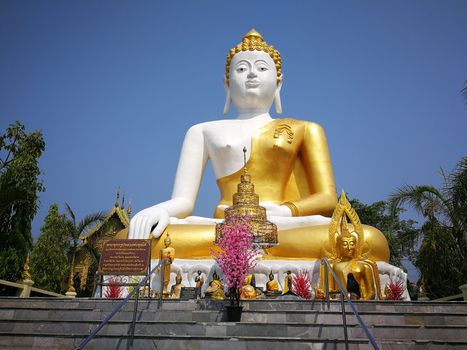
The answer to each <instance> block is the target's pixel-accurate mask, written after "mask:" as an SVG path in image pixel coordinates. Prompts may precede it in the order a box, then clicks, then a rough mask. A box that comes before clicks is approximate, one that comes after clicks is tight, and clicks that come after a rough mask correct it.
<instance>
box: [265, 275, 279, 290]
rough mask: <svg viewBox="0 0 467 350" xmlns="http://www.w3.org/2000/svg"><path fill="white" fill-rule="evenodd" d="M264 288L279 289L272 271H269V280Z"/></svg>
mask: <svg viewBox="0 0 467 350" xmlns="http://www.w3.org/2000/svg"><path fill="white" fill-rule="evenodd" d="M266 290H267V291H268V292H277V291H279V282H277V281H276V280H275V279H274V274H273V273H272V271H271V272H270V273H269V281H268V282H267V283H266Z"/></svg>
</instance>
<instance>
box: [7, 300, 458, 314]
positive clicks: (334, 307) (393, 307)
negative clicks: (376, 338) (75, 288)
mask: <svg viewBox="0 0 467 350" xmlns="http://www.w3.org/2000/svg"><path fill="white" fill-rule="evenodd" d="M120 301H121V300H120V299H117V300H113V299H112V300H111V299H90V298H82V299H59V298H54V299H52V298H29V299H18V298H0V309H1V308H12V307H13V308H29V307H30V308H35V309H39V308H53V309H77V308H79V309H93V310H102V311H111V310H112V309H113V308H114V307H115V306H116V305H117V304H118V303H119V302H120ZM133 302H134V301H133V300H130V301H129V302H128V304H127V305H126V306H125V307H124V310H128V311H130V310H132V308H133ZM225 304H228V301H214V300H204V299H203V300H187V301H179V300H164V301H163V302H162V309H167V310H206V309H217V310H218V309H221V308H222V306H223V305H225ZM354 304H355V306H356V308H357V310H358V311H359V312H360V311H361V312H364V311H382V312H410V313H412V312H422V313H432V312H435V313H437V312H441V313H452V312H461V313H467V302H429V301H428V302H394V301H357V302H355V303H354ZM242 305H243V306H244V309H245V310H276V311H292V310H318V311H319V310H323V311H325V310H327V304H326V302H323V301H278V300H272V301H271V300H252V301H244V302H242ZM340 307H341V306H340V302H337V301H331V303H330V309H331V311H340ZM139 308H140V309H145V310H157V309H158V308H159V303H158V300H156V299H141V300H140V301H139ZM346 310H348V311H349V312H351V309H350V307H349V306H348V305H347V306H346Z"/></svg>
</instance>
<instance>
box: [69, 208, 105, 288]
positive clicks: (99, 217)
mask: <svg viewBox="0 0 467 350" xmlns="http://www.w3.org/2000/svg"><path fill="white" fill-rule="evenodd" d="M65 210H66V212H67V214H68V222H69V224H70V229H69V232H68V233H69V235H68V239H69V241H70V242H71V244H70V249H69V257H70V265H69V269H73V268H74V264H75V259H76V252H77V251H78V248H79V249H82V250H84V251H86V252H87V253H88V254H89V255H90V256H91V257H92V264H91V266H90V267H89V271H88V277H87V284H86V289H85V290H76V292H77V295H78V296H79V297H83V296H87V297H90V296H92V291H93V286H94V284H95V282H96V281H95V278H96V276H95V274H96V271H97V268H98V265H99V258H100V257H99V253H98V252H97V249H96V247H95V246H94V244H93V243H94V242H92V241H90V240H88V241H87V242H86V243H84V244H81V245H80V243H81V240H80V236H82V235H84V234H85V233H86V232H87V231H88V229H90V228H91V227H93V226H95V225H97V224H99V223H100V222H101V221H103V220H104V219H105V218H106V215H105V214H104V213H103V212H97V213H93V214H89V215H86V216H85V217H84V218H83V219H81V220H80V221H79V222H78V221H77V220H76V215H75V213H74V212H73V209H71V207H70V206H69V205H68V204H65ZM103 229H104V230H105V229H106V227H104V228H103ZM75 288H76V287H75Z"/></svg>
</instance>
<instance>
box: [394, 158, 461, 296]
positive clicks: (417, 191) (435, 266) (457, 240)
mask: <svg viewBox="0 0 467 350" xmlns="http://www.w3.org/2000/svg"><path fill="white" fill-rule="evenodd" d="M441 175H442V177H443V179H444V184H443V186H442V188H441V189H436V188H434V187H433V186H407V185H406V186H403V187H401V188H399V189H398V190H397V191H396V193H394V194H393V195H391V198H390V202H391V206H392V208H394V209H397V208H399V207H400V206H401V205H403V204H409V205H411V206H412V207H413V208H414V209H415V210H416V211H417V212H418V213H419V214H420V215H422V216H423V217H424V219H425V222H424V223H423V225H422V227H421V228H420V229H419V230H417V232H415V233H414V234H413V236H412V239H413V240H418V242H419V244H420V248H419V249H418V252H417V254H416V256H415V257H414V259H413V263H414V265H415V266H416V267H417V268H418V269H419V270H420V274H421V280H422V283H423V285H424V289H425V290H426V293H427V295H428V297H429V298H431V299H434V298H440V297H445V296H450V295H455V294H458V293H459V289H458V288H459V286H460V285H462V284H464V283H465V282H466V281H467V251H466V250H467V245H466V241H467V237H466V235H467V157H464V158H462V159H461V160H460V161H459V163H458V164H457V167H456V169H454V171H453V172H452V173H450V174H449V175H446V174H445V173H444V171H443V170H441Z"/></svg>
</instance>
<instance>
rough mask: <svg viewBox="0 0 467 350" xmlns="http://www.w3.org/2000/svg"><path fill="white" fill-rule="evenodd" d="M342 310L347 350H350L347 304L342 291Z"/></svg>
mask: <svg viewBox="0 0 467 350" xmlns="http://www.w3.org/2000/svg"><path fill="white" fill-rule="evenodd" d="M340 294H341V309H342V325H343V327H344V340H345V350H349V337H348V335H347V320H346V317H345V304H344V294H343V293H342V291H341V293H340Z"/></svg>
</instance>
